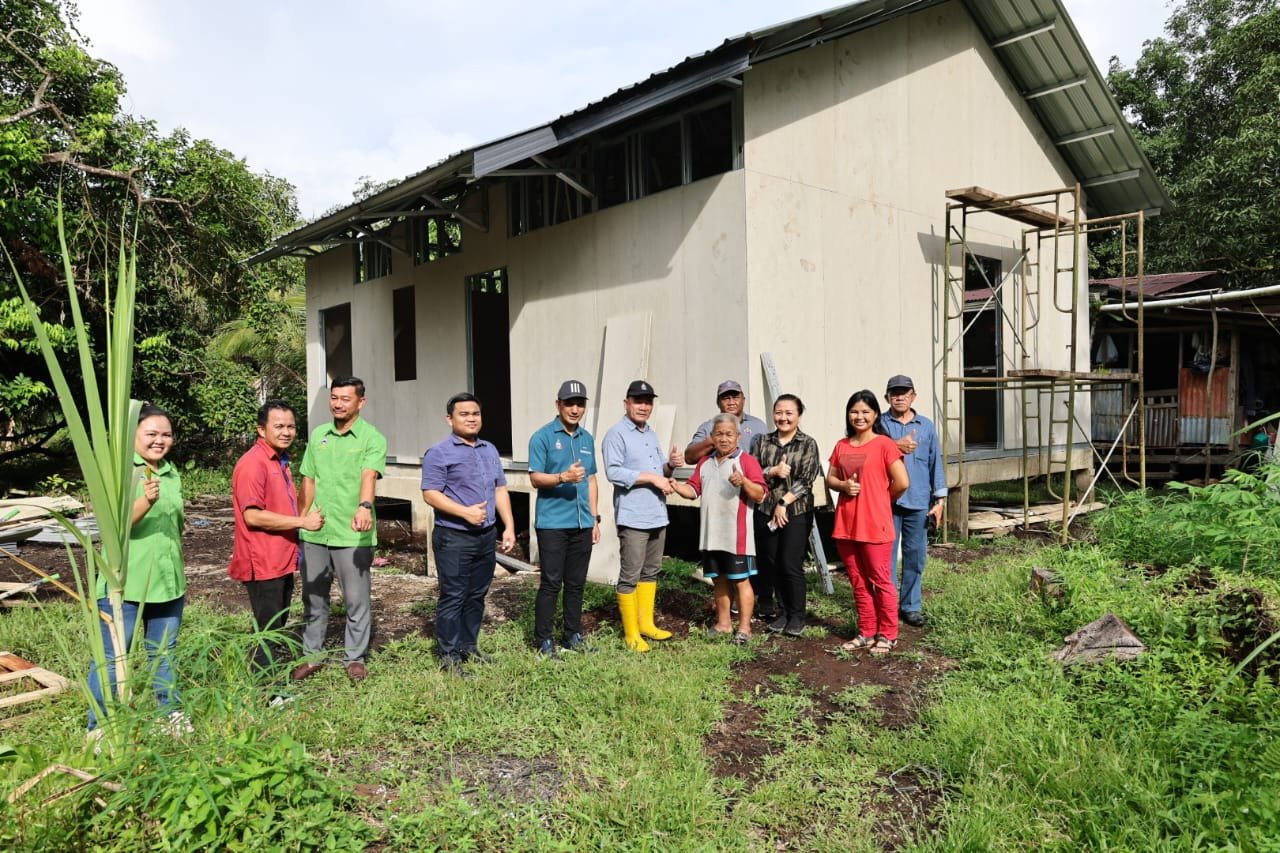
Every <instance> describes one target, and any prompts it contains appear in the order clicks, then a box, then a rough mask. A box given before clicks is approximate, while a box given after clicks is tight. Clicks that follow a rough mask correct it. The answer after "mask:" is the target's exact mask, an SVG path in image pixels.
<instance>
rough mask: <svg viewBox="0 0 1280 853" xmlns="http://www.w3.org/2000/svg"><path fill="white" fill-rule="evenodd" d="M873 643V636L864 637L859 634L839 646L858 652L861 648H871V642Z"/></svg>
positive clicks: (848, 650)
mask: <svg viewBox="0 0 1280 853" xmlns="http://www.w3.org/2000/svg"><path fill="white" fill-rule="evenodd" d="M874 643H875V638H874V637H864V636H862V635H861V634H859V635H858V636H856V637H854V638H853V639H852V640H850V641H849V642H847V643H845V644H844V645H842V646H841V647H840V648H841V649H843V650H844V651H846V652H860V651H862V650H863V649H869V648H871V646H872V644H874Z"/></svg>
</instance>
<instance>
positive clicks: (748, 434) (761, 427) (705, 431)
mask: <svg viewBox="0 0 1280 853" xmlns="http://www.w3.org/2000/svg"><path fill="white" fill-rule="evenodd" d="M714 420H715V416H714V415H713V416H712V417H710V418H708V419H707V420H705V421H703V422H702V425H701V426H699V427H698V431H697V432H695V433H694V434H693V439H692V440H690V442H689V443H690V444H697V443H698V442H699V441H706V440H707V439H708V438H710V437H711V427H712V421H714ZM768 431H769V428H768V427H767V426H765V424H764V421H762V420H760V419H759V418H757V417H756V416H755V415H748V414H747V413H746V412H743V413H742V417H741V418H739V419H738V449H739V450H741V451H742V452H743V453H750V452H751V442H752V441H753V440H755V437H756V436H757V435H764V434H765V433H766V432H768Z"/></svg>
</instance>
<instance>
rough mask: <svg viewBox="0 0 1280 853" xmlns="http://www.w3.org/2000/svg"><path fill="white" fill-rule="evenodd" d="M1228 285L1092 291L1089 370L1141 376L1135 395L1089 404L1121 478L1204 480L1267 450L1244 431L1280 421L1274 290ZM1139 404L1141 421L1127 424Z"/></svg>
mask: <svg viewBox="0 0 1280 853" xmlns="http://www.w3.org/2000/svg"><path fill="white" fill-rule="evenodd" d="M1224 284H1225V282H1224V281H1223V280H1222V277H1221V276H1220V275H1219V274H1218V273H1216V272H1211V271H1209V272H1183V273H1168V274H1163V275H1149V276H1145V277H1144V279H1143V280H1142V282H1141V285H1140V284H1139V281H1138V279H1137V277H1136V276H1128V277H1123V278H1103V279H1094V280H1093V281H1091V282H1090V290H1091V292H1092V293H1093V296H1094V299H1095V300H1096V301H1097V303H1098V307H1097V309H1096V312H1095V313H1096V320H1095V322H1094V329H1093V341H1092V346H1093V349H1092V361H1093V365H1094V368H1095V370H1115V371H1121V372H1123V371H1135V372H1140V373H1141V379H1142V384H1141V386H1140V387H1139V386H1133V387H1129V388H1119V387H1117V388H1112V389H1108V390H1107V392H1106V393H1101V392H1099V393H1096V394H1095V395H1094V408H1093V429H1092V431H1093V440H1094V442H1095V443H1096V444H1097V445H1099V447H1101V446H1102V445H1104V444H1105V445H1112V444H1114V445H1116V447H1117V451H1118V452H1116V453H1115V454H1113V457H1112V464H1111V467H1112V468H1113V469H1114V470H1116V471H1117V472H1120V473H1121V474H1123V475H1124V476H1126V477H1129V478H1130V479H1134V478H1136V477H1137V476H1138V473H1139V472H1140V471H1141V472H1143V473H1145V476H1146V477H1147V478H1148V479H1150V480H1168V479H1208V478H1209V477H1211V476H1216V475H1218V474H1220V473H1221V472H1222V470H1223V469H1224V468H1226V467H1235V466H1239V465H1241V464H1247V463H1248V461H1249V458H1248V457H1249V455H1250V454H1251V453H1255V452H1256V451H1258V450H1265V449H1266V448H1267V447H1268V446H1269V445H1270V443H1272V442H1273V440H1274V438H1273V437H1274V428H1270V429H1256V430H1249V425H1250V424H1252V423H1253V422H1255V421H1258V420H1260V419H1262V418H1264V417H1266V416H1268V415H1271V414H1274V413H1276V412H1280V335H1278V334H1277V329H1278V328H1280V325H1278V324H1280V287H1274V286H1273V287H1261V288H1253V289H1250V290H1226V289H1225V288H1224ZM1139 293H1141V295H1142V296H1143V312H1142V315H1141V319H1142V322H1141V323H1139V316H1138V314H1137V310H1136V309H1137V305H1138V295H1139ZM1135 395H1136V396H1135ZM1135 401H1140V402H1141V408H1140V411H1141V418H1140V419H1138V418H1126V417H1125V415H1124V413H1125V412H1128V411H1129V410H1130V409H1132V408H1133V404H1134V402H1135ZM1122 434H1123V438H1121V435H1122ZM1140 442H1141V444H1142V445H1144V446H1145V449H1146V452H1145V455H1143V454H1142V453H1141V451H1140V447H1139V443H1140ZM1255 442H1257V443H1256V444H1255Z"/></svg>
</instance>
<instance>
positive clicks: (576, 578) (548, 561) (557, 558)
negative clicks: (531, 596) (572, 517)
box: [533, 527, 591, 643]
mask: <svg viewBox="0 0 1280 853" xmlns="http://www.w3.org/2000/svg"><path fill="white" fill-rule="evenodd" d="M537 533H538V555H539V559H540V560H541V563H542V566H541V568H542V583H541V585H540V586H539V587H538V598H537V600H536V602H535V603H534V607H533V639H534V642H536V643H541V642H542V641H544V640H550V639H551V633H552V626H553V623H554V622H555V618H556V600H557V599H558V598H560V590H561V587H563V588H564V633H565V636H568V635H569V634H581V633H582V590H583V589H584V588H585V587H586V585H587V566H589V565H590V564H591V528H581V529H576V530H555V529H551V528H542V527H539V528H537Z"/></svg>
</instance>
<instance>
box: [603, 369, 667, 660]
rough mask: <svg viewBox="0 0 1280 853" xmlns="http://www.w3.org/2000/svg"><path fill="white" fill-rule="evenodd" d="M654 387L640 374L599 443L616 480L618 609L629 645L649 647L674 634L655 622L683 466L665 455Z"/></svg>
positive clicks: (607, 468) (637, 648)
mask: <svg viewBox="0 0 1280 853" xmlns="http://www.w3.org/2000/svg"><path fill="white" fill-rule="evenodd" d="M657 396H658V394H657V392H656V391H654V390H653V386H652V385H650V384H649V383H648V382H646V381H644V380H643V379H637V380H636V381H634V382H632V383H631V384H630V385H628V386H627V397H626V399H625V400H623V401H622V405H623V408H624V409H625V411H626V414H625V415H624V416H623V418H622V420H620V421H618V422H617V423H616V424H614V425H613V426H612V427H610V428H609V431H608V432H607V433H605V436H604V442H603V444H602V445H601V448H600V449H601V456H602V457H603V459H604V473H605V477H606V478H607V479H608V480H609V482H610V483H611V484H612V485H613V515H614V518H615V519H616V520H617V523H618V550H619V557H620V560H619V562H620V563H621V570H620V572H619V574H618V611H619V613H620V614H621V616H622V630H623V633H624V635H625V637H626V641H627V646H628V647H629V648H631V649H632V650H634V651H637V652H647V651H649V644H648V643H646V642H645V637H648V638H649V639H650V640H665V639H667V638H669V637H670V636H671V632H670V631H664V630H663V629H661V628H659V627H658V626H657V625H656V624H654V621H653V611H654V602H655V599H656V598H657V594H658V572H659V570H660V569H661V568H662V550H663V545H665V544H666V535H667V495H669V494H671V493H672V492H673V491H675V486H674V485H672V482H671V473H672V472H673V471H674V470H675V469H676V468H678V467H679V466H680V463H681V461H682V458H681V456H680V451H678V450H676V448H675V447H674V446H673V447H672V448H671V454H670V455H669V456H667V457H665V458H664V457H663V455H662V447H661V446H660V445H659V444H658V437H657V435H655V434H654V431H653V427H651V426H649V416H650V415H652V414H653V399H654V398H655V397H657Z"/></svg>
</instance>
